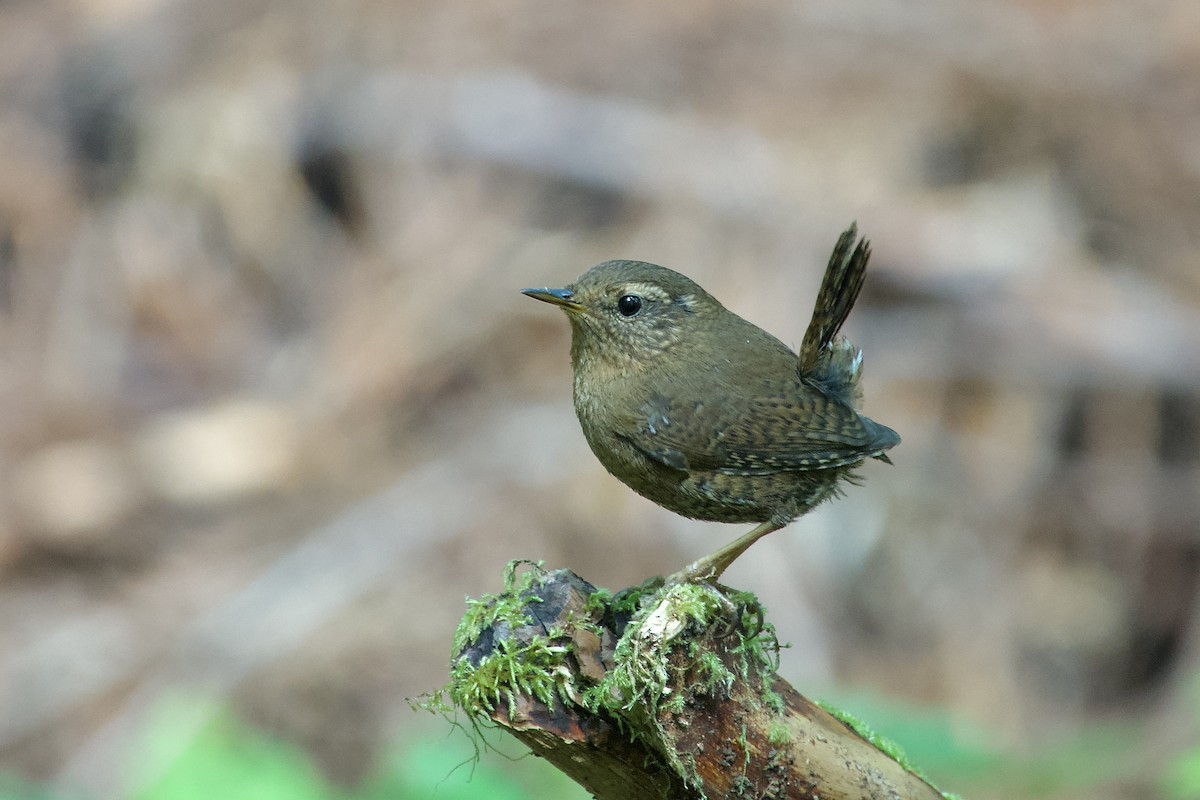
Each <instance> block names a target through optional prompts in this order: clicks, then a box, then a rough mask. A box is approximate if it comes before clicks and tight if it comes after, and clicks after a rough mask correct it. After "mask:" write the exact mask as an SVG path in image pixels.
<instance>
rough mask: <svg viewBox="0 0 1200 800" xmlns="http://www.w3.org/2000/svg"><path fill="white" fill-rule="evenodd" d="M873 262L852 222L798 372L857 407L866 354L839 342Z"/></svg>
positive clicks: (829, 270)
mask: <svg viewBox="0 0 1200 800" xmlns="http://www.w3.org/2000/svg"><path fill="white" fill-rule="evenodd" d="M856 240H857V243H856ZM870 258H871V243H870V242H868V241H867V240H866V239H859V238H858V225H857V224H856V223H851V224H850V227H849V228H847V229H846V231H845V232H844V233H842V235H841V236H839V237H838V240H837V244H836V245H834V247H833V254H832V255H830V257H829V266H828V267H826V268H825V277H824V278H823V279H822V280H821V289H820V291H819V292H817V303H816V306H815V308H813V316H812V321H811V322H809V323H808V330H806V331H805V332H804V341H802V342H801V343H800V364H799V367H800V374H801V375H802V376H804V377H805V378H807V379H809V380H811V381H813V382H815V383H818V384H820V385H821V386H822V387H823V388H825V389H826V391H828V392H829V393H831V394H834V395H837V396H839V397H841V398H842V399H843V400H845V401H846V402H847V403H849V404H850V405H851V406H855V407H857V406H858V404H859V401H860V399H861V391H860V389H859V387H858V376H859V370H860V369H861V367H862V353H861V352H860V351H859V350H858V349H857V348H856V347H854V345H852V344H850V343H849V342H848V341H846V340H845V339H838V331H839V330H841V327H842V323H844V322H845V321H846V317H847V316H849V315H850V309H851V308H853V307H854V301H855V300H857V299H858V293H859V291H861V290H862V285H863V278H864V277H865V276H866V274H867V261H869V260H870Z"/></svg>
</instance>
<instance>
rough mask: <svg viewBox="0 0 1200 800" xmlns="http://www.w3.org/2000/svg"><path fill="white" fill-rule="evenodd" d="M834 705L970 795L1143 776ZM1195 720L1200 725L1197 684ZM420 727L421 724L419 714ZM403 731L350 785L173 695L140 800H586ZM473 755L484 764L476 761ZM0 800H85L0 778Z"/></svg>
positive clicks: (552, 780)
mask: <svg viewBox="0 0 1200 800" xmlns="http://www.w3.org/2000/svg"><path fill="white" fill-rule="evenodd" d="M833 699H834V700H835V702H836V704H837V705H838V706H839V707H841V708H844V709H846V710H848V711H850V712H852V713H853V714H855V715H857V716H859V717H861V718H863V719H867V720H870V723H871V726H872V727H873V728H875V729H876V730H877V731H878V732H879V733H881V734H882V735H884V736H887V737H888V738H891V739H893V740H895V741H896V742H897V743H899V744H900V745H901V746H902V747H903V748H904V750H905V751H906V752H907V754H908V756H909V758H910V759H911V760H912V761H913V762H914V763H915V764H918V765H920V766H921V768H922V769H923V770H924V771H925V772H926V773H927V774H928V775H929V776H930V777H931V778H932V779H933V780H934V782H935V783H936V784H937V785H939V786H941V787H943V788H945V789H948V790H952V791H955V792H958V793H960V794H962V795H963V796H965V797H967V798H974V797H985V798H990V797H1006V798H1017V797H1020V798H1050V797H1057V796H1071V797H1078V796H1084V795H1081V794H1080V792H1081V791H1084V792H1086V790H1087V789H1088V787H1101V786H1104V785H1112V783H1113V782H1114V781H1122V780H1135V781H1136V780H1137V779H1138V778H1139V777H1140V778H1142V779H1145V777H1146V775H1145V769H1144V768H1145V765H1144V764H1143V765H1141V767H1139V766H1138V763H1137V761H1138V759H1137V756H1136V754H1137V752H1138V744H1139V743H1140V742H1142V741H1143V732H1142V731H1139V730H1134V729H1131V728H1129V727H1128V725H1124V726H1118V725H1113V726H1104V725H1101V726H1095V727H1092V728H1089V729H1088V730H1086V731H1082V732H1077V733H1076V734H1074V735H1072V736H1070V737H1067V738H1064V739H1063V740H1062V741H1061V742H1060V743H1058V744H1057V745H1054V746H1044V747H1040V748H1039V749H1038V751H1037V753H1036V754H1031V755H1026V756H1015V755H1013V754H1011V753H1005V752H1001V751H999V750H997V749H996V748H995V747H994V746H993V745H992V744H990V742H991V739H990V738H989V736H988V734H987V733H986V732H985V731H981V730H977V729H972V728H970V727H969V726H967V725H964V724H963V723H962V722H961V721H960V720H955V719H952V718H950V717H949V716H947V715H946V714H944V713H940V712H937V711H930V710H922V709H916V708H913V707H910V706H905V705H903V704H897V703H895V702H891V701H887V700H884V699H881V698H879V697H877V696H872V695H860V694H851V695H842V696H837V697H834V698H833ZM1196 712H1197V719H1198V720H1200V681H1198V683H1197V691H1196ZM413 719H414V720H417V719H420V718H419V717H414V718H413ZM416 727H417V728H418V729H417V730H408V731H405V732H403V733H402V734H401V735H400V736H399V737H398V739H397V743H396V746H395V747H394V748H393V749H392V751H391V752H390V754H388V755H386V756H385V757H384V758H383V759H382V760H381V762H380V764H379V765H378V767H377V768H376V770H375V772H374V774H372V775H371V776H369V777H368V778H367V779H365V780H364V781H363V782H362V783H361V784H360V785H359V786H357V787H354V788H352V789H346V788H342V787H338V786H335V785H333V784H332V783H330V782H329V781H328V780H326V779H325V778H324V776H323V775H322V774H321V772H320V770H319V769H318V768H317V767H316V765H315V763H314V762H313V760H312V758H311V757H310V756H309V755H308V754H307V753H306V752H305V751H304V750H302V749H301V748H300V747H299V746H297V745H295V744H293V743H290V742H287V741H285V740H282V739H280V738H278V737H275V736H272V735H269V734H267V733H264V732H262V731H259V730H257V729H255V728H253V727H252V726H250V725H248V724H246V723H245V722H244V721H242V720H240V719H238V718H237V717H236V716H235V715H234V714H233V713H231V712H230V711H229V710H228V709H227V708H225V707H223V706H220V705H216V704H213V703H210V702H206V701H200V700H195V699H190V700H189V699H185V698H175V699H172V700H170V701H167V702H164V703H162V704H161V705H160V706H159V707H158V709H157V710H156V711H155V713H154V714H153V715H152V716H151V719H150V721H149V722H148V724H147V726H146V728H145V730H144V732H143V735H142V736H141V738H140V740H139V742H138V743H137V757H136V758H135V759H132V760H131V777H132V780H133V785H134V786H137V787H138V788H137V790H136V791H135V792H134V793H133V794H132V795H131V797H133V798H136V800H209V799H210V798H214V797H220V798H222V800H241V799H242V798H245V799H246V800H249V798H254V800H272V798H278V800H476V799H477V798H488V800H534V798H546V797H554V798H562V800H584V798H586V797H587V796H588V795H587V793H586V792H584V791H583V790H582V789H581V788H580V787H578V786H576V785H575V784H574V783H572V782H571V781H570V780H568V779H567V778H566V777H565V776H563V775H562V774H561V773H559V772H558V771H557V770H555V769H553V768H552V767H551V766H550V765H548V764H546V763H545V762H543V761H541V760H540V759H537V758H534V757H532V756H529V755H528V754H527V753H525V752H524V750H523V748H522V747H521V746H520V745H519V744H517V743H516V742H515V740H512V739H511V738H510V737H508V736H505V735H503V734H501V733H500V732H498V731H483V732H482V737H483V739H482V741H476V738H475V734H474V733H472V732H469V731H466V730H464V729H462V728H459V727H457V726H453V725H448V724H447V723H446V722H444V721H442V720H435V719H429V720H428V722H427V723H417V725H416ZM477 756H480V757H479V758H477ZM1159 788H1160V789H1161V792H1162V796H1163V797H1164V798H1167V800H1188V799H1190V798H1196V797H1200V746H1196V747H1194V748H1191V749H1188V750H1185V751H1184V752H1183V753H1181V754H1180V755H1178V756H1177V757H1176V758H1175V760H1173V761H1172V762H1170V763H1169V764H1168V767H1167V769H1166V771H1165V773H1164V775H1163V776H1162V778H1161V781H1160V786H1159ZM0 800H78V799H77V798H66V797H64V796H63V795H61V794H53V793H51V792H50V791H49V790H47V789H45V788H44V787H39V786H36V785H34V784H31V783H28V782H23V781H20V780H18V779H16V778H13V777H6V776H3V775H0Z"/></svg>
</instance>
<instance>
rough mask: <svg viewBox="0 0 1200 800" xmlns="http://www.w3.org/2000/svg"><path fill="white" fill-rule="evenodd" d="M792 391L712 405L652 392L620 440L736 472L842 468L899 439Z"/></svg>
mask: <svg viewBox="0 0 1200 800" xmlns="http://www.w3.org/2000/svg"><path fill="white" fill-rule="evenodd" d="M793 395H794V396H793V397H787V396H783V395H779V394H763V395H757V396H750V397H744V396H743V397H733V398H725V399H724V400H723V401H722V402H713V403H693V402H680V401H677V400H671V399H669V398H663V397H656V398H652V399H651V400H649V401H647V402H646V403H644V404H642V406H641V407H640V408H638V410H637V412H636V414H635V415H633V416H634V418H632V419H629V420H626V421H625V422H626V423H632V424H625V425H622V430H624V431H634V433H632V434H628V433H627V434H626V435H625V436H624V438H626V439H627V440H628V441H629V443H630V444H632V445H633V446H634V447H636V448H637V449H638V450H640V451H641V452H643V453H644V454H646V455H647V456H649V457H651V458H653V459H655V460H656V461H658V462H660V463H662V464H664V465H666V466H668V467H672V468H674V469H680V470H684V471H690V472H695V471H718V472H724V473H727V474H739V475H753V474H765V473H771V472H784V471H802V470H815V469H829V468H832V467H839V466H846V465H848V464H854V463H857V462H859V461H862V460H864V459H866V458H871V457H875V456H879V455H882V454H883V452H884V451H885V450H887V449H889V448H891V447H894V446H895V445H896V444H898V443H899V441H900V437H899V436H898V435H897V434H896V432H895V431H893V430H891V429H890V428H887V427H885V426H883V425H880V424H878V423H876V422H874V421H872V420H870V419H867V418H866V417H863V416H861V415H860V414H859V413H858V412H857V411H855V410H854V409H853V408H851V407H850V406H848V405H846V404H845V403H844V402H841V401H839V400H836V399H833V398H830V397H827V396H825V395H823V394H821V393H820V392H819V391H817V390H815V389H811V388H809V389H808V390H807V391H803V392H797V393H793ZM698 431H703V432H704V433H703V435H697V432H698Z"/></svg>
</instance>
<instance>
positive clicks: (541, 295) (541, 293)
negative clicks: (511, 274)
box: [521, 289, 583, 311]
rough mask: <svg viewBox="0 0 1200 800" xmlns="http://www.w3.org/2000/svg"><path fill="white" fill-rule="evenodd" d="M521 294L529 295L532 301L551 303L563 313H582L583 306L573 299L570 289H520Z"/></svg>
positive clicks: (573, 294)
mask: <svg viewBox="0 0 1200 800" xmlns="http://www.w3.org/2000/svg"><path fill="white" fill-rule="evenodd" d="M521 294H524V295H529V296H530V297H532V298H533V299H534V300H541V301H542V302H544V303H551V304H552V305H556V306H559V307H560V308H562V309H563V310H564V311H582V310H583V305H582V304H580V303H577V302H575V301H574V300H573V299H571V298H573V297H574V296H575V293H574V292H572V291H571V290H570V289H522V290H521Z"/></svg>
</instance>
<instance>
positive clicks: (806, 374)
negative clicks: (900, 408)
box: [524, 225, 900, 581]
mask: <svg viewBox="0 0 1200 800" xmlns="http://www.w3.org/2000/svg"><path fill="white" fill-rule="evenodd" d="M857 236H858V231H857V227H856V226H855V225H851V226H850V229H849V230H847V231H846V232H845V233H843V234H842V235H841V237H840V238H839V239H838V242H837V245H836V246H835V247H834V250H833V255H832V256H831V257H830V259H829V266H828V268H827V269H826V271H825V277H824V279H823V281H822V282H821V289H820V291H819V292H818V294H817V303H816V308H815V309H814V311H813V317H812V321H811V322H809V324H808V330H807V331H805V334H804V340H803V341H802V343H801V345H800V352H799V354H797V353H795V352H793V351H792V350H791V349H790V348H789V347H788V346H787V345H785V344H783V342H781V341H779V340H778V339H776V338H775V337H774V336H772V335H771V334H769V333H767V332H766V331H764V330H762V329H761V328H759V327H757V326H755V325H753V324H751V323H749V322H747V321H746V320H744V319H742V318H741V317H739V316H738V315H736V314H734V313H733V312H731V311H729V310H727V309H726V308H725V307H724V306H722V305H721V304H720V303H719V302H717V300H716V298H714V297H713V296H712V295H710V294H709V293H708V292H706V291H704V290H703V289H702V288H700V286H698V285H697V284H696V283H695V282H694V281H692V280H691V279H689V278H687V277H685V276H683V275H680V274H679V273H678V272H674V271H672V270H669V269H666V268H665V267H660V266H657V265H655V264H648V263H646V262H644V261H606V262H604V263H603V264H599V265H597V266H595V267H592V268H591V269H590V270H588V271H587V272H586V273H584V274H583V275H582V276H581V277H580V278H579V279H578V280H577V281H575V283H573V284H571V285H569V286H567V287H566V288H565V289H525V290H524V293H525V294H527V295H529V296H530V297H533V298H536V299H538V300H543V301H545V302H547V303H553V304H554V305H557V306H558V307H560V308H561V309H563V311H565V312H566V314H567V318H568V319H569V320H570V321H571V363H572V365H573V367H574V371H575V390H574V396H575V412H576V414H577V415H578V416H579V422H580V425H582V427H583V433H584V436H586V437H587V441H588V444H589V445H591V448H592V452H594V453H595V454H596V457H597V458H599V459H600V463H602V464H603V465H604V466H605V468H606V469H607V470H608V471H609V472H611V473H612V474H613V475H614V476H616V477H617V478H619V479H620V480H621V481H622V482H624V483H625V484H626V485H627V486H629V487H630V488H632V489H633V490H634V491H636V492H637V493H638V494H640V495H642V496H644V497H647V498H649V499H650V500H653V501H654V502H656V503H658V504H659V505H660V506H663V507H664V508H668V509H670V510H671V511H674V512H676V513H677V514H682V515H684V516H686V517H691V518H694V519H704V520H713V521H718V522H757V523H759V524H758V526H757V527H755V528H754V529H753V530H752V531H750V532H749V533H747V534H746V535H744V536H742V537H741V538H739V539H737V540H736V541H734V542H732V543H731V544H729V545H727V546H725V547H723V548H721V549H720V550H718V551H717V552H715V553H713V554H711V555H709V556H707V557H705V558H702V559H700V560H698V561H696V562H694V563H693V564H691V566H689V567H688V568H687V569H686V570H684V571H682V572H681V573H678V574H677V575H676V576H674V577H673V578H672V579H671V580H673V581H697V580H703V581H715V580H716V579H717V578H718V577H720V575H721V573H722V572H724V571H725V569H726V568H727V567H728V566H729V565H730V564H731V563H733V561H734V559H736V558H737V557H738V556H739V555H741V554H742V553H743V552H745V550H746V548H748V547H750V545H752V544H754V542H756V541H758V540H759V539H760V538H762V537H763V536H765V535H767V534H768V533H771V532H772V531H776V530H779V529H780V528H782V527H783V526H785V525H787V524H788V523H789V522H791V521H792V520H794V519H796V518H797V517H799V516H800V515H802V514H804V513H805V512H807V511H808V510H809V509H811V508H812V507H813V506H815V505H817V504H818V503H820V502H822V501H824V500H826V499H828V498H830V497H833V496H835V495H837V494H838V493H839V483H840V482H841V481H843V480H847V481H850V482H854V481H856V479H857V476H856V475H855V474H854V472H853V470H854V469H855V468H856V467H858V466H859V465H860V464H862V463H863V462H864V461H865V460H866V459H868V458H878V459H880V460H882V461H885V462H887V463H891V461H890V460H889V459H888V457H887V455H886V451H887V450H888V449H890V448H892V447H895V446H896V445H897V444H899V443H900V437H899V435H897V434H896V432H895V431H893V430H892V429H891V428H887V427H885V426H883V425H880V424H878V423H877V422H873V421H872V420H870V419H867V418H866V417H864V416H862V415H861V414H859V413H858V410H857V408H858V406H859V405H860V403H861V401H862V389H861V388H860V387H859V374H860V372H861V368H862V353H861V351H859V350H858V349H857V348H856V347H854V345H852V344H850V342H849V341H847V340H846V339H845V338H844V337H842V336H839V335H838V331H839V329H840V328H841V326H842V323H843V322H845V320H846V316H847V315H848V314H849V313H850V308H851V307H852V306H853V305H854V301H855V299H857V297H858V293H859V290H860V289H861V288H862V284H863V277H864V275H865V273H866V267H867V260H868V259H869V258H870V254H871V250H870V245H869V244H868V242H867V241H866V240H865V239H863V240H861V241H858V243H857V246H856V245H855V240H856V239H857Z"/></svg>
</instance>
